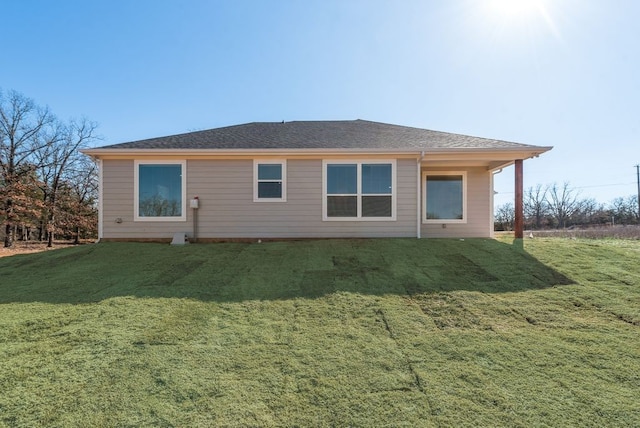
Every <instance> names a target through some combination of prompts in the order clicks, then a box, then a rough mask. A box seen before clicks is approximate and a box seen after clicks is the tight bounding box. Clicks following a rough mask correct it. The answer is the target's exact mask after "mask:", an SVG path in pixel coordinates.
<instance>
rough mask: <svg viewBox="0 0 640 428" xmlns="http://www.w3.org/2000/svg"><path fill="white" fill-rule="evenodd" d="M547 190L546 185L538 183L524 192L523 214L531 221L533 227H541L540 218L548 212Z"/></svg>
mask: <svg viewBox="0 0 640 428" xmlns="http://www.w3.org/2000/svg"><path fill="white" fill-rule="evenodd" d="M548 191H549V187H548V186H545V187H543V186H542V185H541V184H538V185H537V186H536V187H535V188H533V187H529V188H528V189H527V191H526V192H525V194H524V215H525V218H527V219H529V220H531V221H532V222H533V226H534V227H535V229H540V228H541V227H542V220H543V219H544V218H545V217H546V216H547V215H548V214H549V204H548V203H547V192H548Z"/></svg>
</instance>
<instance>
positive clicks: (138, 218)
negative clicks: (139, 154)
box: [133, 160, 188, 221]
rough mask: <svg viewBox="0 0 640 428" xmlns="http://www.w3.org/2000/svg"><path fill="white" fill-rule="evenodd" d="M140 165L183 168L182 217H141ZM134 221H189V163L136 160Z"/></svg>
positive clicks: (184, 161) (134, 168)
mask: <svg viewBox="0 0 640 428" xmlns="http://www.w3.org/2000/svg"><path fill="white" fill-rule="evenodd" d="M140 165H180V166H181V168H182V215H181V216H173V217H146V216H144V217H141V216H140V215H139V208H140V206H139V204H140V198H139V191H140V182H139V179H140ZM133 171H134V173H133V221H187V208H188V207H187V161H186V160H135V161H134V167H133Z"/></svg>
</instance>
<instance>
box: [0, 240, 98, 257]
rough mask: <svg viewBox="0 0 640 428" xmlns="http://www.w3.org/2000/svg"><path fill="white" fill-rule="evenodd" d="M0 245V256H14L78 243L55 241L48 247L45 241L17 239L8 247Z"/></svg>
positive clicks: (84, 242)
mask: <svg viewBox="0 0 640 428" xmlns="http://www.w3.org/2000/svg"><path fill="white" fill-rule="evenodd" d="M91 242H93V241H91ZM91 242H89V241H83V242H81V243H80V245H83V244H89V243H91ZM1 245H2V243H1V242H0V257H10V256H16V255H19V254H31V253H41V252H43V251H52V250H59V249H61V248H68V247H74V246H76V245H78V244H74V243H73V242H70V241H56V242H54V243H53V247H51V248H49V247H47V243H46V242H39V241H29V242H24V241H17V242H14V243H13V245H12V246H11V247H9V248H5V247H3V246H1Z"/></svg>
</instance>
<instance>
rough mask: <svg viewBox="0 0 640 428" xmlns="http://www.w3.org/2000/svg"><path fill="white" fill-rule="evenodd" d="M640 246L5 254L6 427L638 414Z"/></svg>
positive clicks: (614, 418) (0, 307) (525, 422)
mask: <svg viewBox="0 0 640 428" xmlns="http://www.w3.org/2000/svg"><path fill="white" fill-rule="evenodd" d="M639 260H640V242H637V241H616V240H601V241H581V240H561V239H534V240H527V241H525V242H524V245H513V244H512V243H511V241H508V240H506V239H503V240H501V241H494V240H480V239H478V240H475V239H471V240H470V239H468V240H464V241H461V240H412V239H389V240H320V241H300V242H274V243H262V244H208V245H205V244H194V245H187V246H183V247H172V246H169V245H161V244H134V243H102V244H97V245H90V246H81V247H76V248H69V249H63V250H56V251H49V252H45V253H40V254H30V255H22V256H13V257H5V258H2V259H0V426H7V427H14V426H15V427H22V426H78V427H80V426H82V427H84V426H97V427H99V426H109V427H111V426H122V427H125V426H131V427H133V426H166V427H170V426H267V427H268V426H305V427H306V426H319V427H322V426H327V427H328V426H363V427H369V426H375V427H384V426H393V427H397V426H406V427H422V426H424V427H430V426H434V427H442V426H474V427H476V426H509V427H529V426H576V427H577V426H580V427H583V426H593V427H596V426H597V427H601V426H629V427H632V426H640V407H639V406H638V397H640V263H638V261H639Z"/></svg>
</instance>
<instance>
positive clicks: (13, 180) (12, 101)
mask: <svg viewBox="0 0 640 428" xmlns="http://www.w3.org/2000/svg"><path fill="white" fill-rule="evenodd" d="M54 120H55V118H54V116H53V115H52V114H51V113H50V112H49V110H48V109H47V108H41V107H38V106H37V105H36V104H35V103H34V101H33V100H31V99H30V98H27V97H25V96H24V95H22V94H20V93H18V92H15V91H9V92H8V93H7V94H6V95H5V94H4V93H2V92H1V91H0V184H1V185H2V189H1V190H2V192H1V193H2V202H1V205H0V206H1V207H2V214H3V216H4V221H5V238H4V246H5V247H10V246H11V245H12V238H11V228H12V225H13V224H14V221H15V211H16V206H15V204H16V203H17V202H18V199H19V197H20V195H21V192H22V190H23V185H24V183H25V177H29V176H30V175H32V174H33V171H34V169H35V168H36V167H37V165H36V163H35V159H34V153H35V152H37V151H39V150H42V149H44V148H46V146H47V144H49V141H48V139H47V138H42V137H43V133H44V130H45V129H46V128H47V127H49V126H50V125H51V124H52V123H53V122H54Z"/></svg>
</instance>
